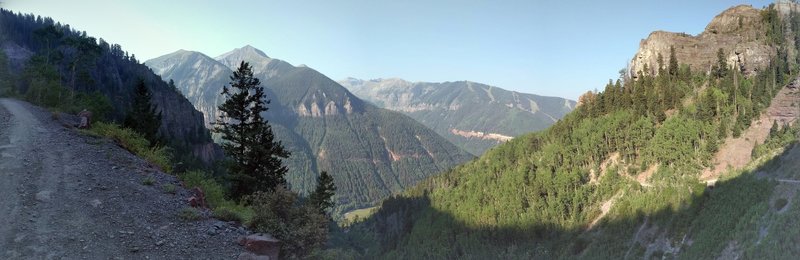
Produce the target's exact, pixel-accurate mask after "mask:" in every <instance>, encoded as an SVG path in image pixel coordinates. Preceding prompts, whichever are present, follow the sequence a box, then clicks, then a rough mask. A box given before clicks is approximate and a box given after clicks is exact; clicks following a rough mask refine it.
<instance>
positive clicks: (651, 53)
mask: <svg viewBox="0 0 800 260" xmlns="http://www.w3.org/2000/svg"><path fill="white" fill-rule="evenodd" d="M760 12H761V11H760V10H758V9H755V8H753V7H752V6H749V5H739V6H735V7H732V8H729V9H727V10H725V11H723V12H722V13H721V14H719V15H717V16H716V17H714V19H713V20H711V22H710V23H709V24H708V25H707V26H706V28H705V30H704V31H703V32H702V33H700V34H699V35H697V36H692V35H689V34H685V33H674V32H665V31H655V32H653V33H651V34H650V35H649V36H648V37H647V39H645V40H642V41H641V43H640V44H639V51H638V52H637V53H636V56H634V57H633V59H632V60H631V63H630V66H629V70H630V71H629V72H630V73H631V74H632V76H633V77H637V76H638V73H639V72H640V71H641V72H643V73H645V74H647V73H649V74H653V75H655V74H658V61H657V59H658V55H659V54H661V56H662V57H663V59H664V61H663V66H667V64H668V62H669V54H670V46H674V47H675V56H676V58H677V59H678V62H679V63H681V64H688V65H689V66H690V67H691V69H692V70H693V71H698V70H700V71H708V70H709V69H710V68H711V66H712V65H713V64H716V63H717V51H718V50H719V49H720V48H722V49H723V51H724V52H725V55H726V57H727V60H728V65H729V66H731V67H735V68H738V69H740V70H741V71H742V72H744V73H745V74H752V73H754V72H756V71H758V70H759V69H761V68H764V67H766V66H768V65H769V57H770V56H772V55H774V54H775V48H774V47H771V46H769V45H767V44H766V43H765V41H764V40H765V36H764V35H763V32H764V30H763V29H764V28H763V27H764V25H763V23H762V21H761V14H760ZM645 66H646V67H647V70H648V71H645Z"/></svg>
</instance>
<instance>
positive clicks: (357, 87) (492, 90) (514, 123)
mask: <svg viewBox="0 0 800 260" xmlns="http://www.w3.org/2000/svg"><path fill="white" fill-rule="evenodd" d="M339 84H342V86H344V87H346V88H347V89H348V90H350V91H351V92H353V94H355V95H356V96H358V97H360V98H362V99H364V100H367V101H369V102H371V103H373V104H375V105H377V106H379V107H383V108H386V109H390V110H394V111H398V112H402V113H404V114H406V115H408V116H410V117H412V118H414V119H416V120H417V121H419V122H421V123H422V124H424V125H426V126H428V127H430V128H431V129H433V130H435V131H436V133H438V134H439V135H441V136H444V137H445V138H447V140H449V141H450V142H452V143H454V144H456V145H458V146H459V147H461V148H463V149H465V150H467V151H468V152H470V153H472V154H475V155H481V154H483V152H484V151H486V150H487V149H489V148H491V147H493V146H495V145H497V144H499V143H503V142H505V141H508V140H510V139H511V138H513V137H515V136H519V135H521V134H525V133H530V132H535V131H539V130H543V129H545V128H547V127H549V126H550V125H552V124H553V123H555V122H556V121H558V120H559V119H561V118H562V117H564V115H566V114H567V113H569V112H570V111H572V110H573V109H574V108H575V105H576V103H575V101H572V100H567V99H564V98H558V97H544V96H538V95H533V94H525V93H519V92H516V91H508V90H505V89H501V88H498V87H493V86H489V85H485V84H481V83H476V82H470V81H457V82H444V83H429V82H409V81H406V80H403V79H397V78H390V79H373V80H361V79H355V78H347V79H344V80H340V81H339Z"/></svg>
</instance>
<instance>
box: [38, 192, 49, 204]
mask: <svg viewBox="0 0 800 260" xmlns="http://www.w3.org/2000/svg"><path fill="white" fill-rule="evenodd" d="M50 194H52V192H50V191H47V190H45V191H40V192H39V193H36V200H38V201H41V202H48V201H50V197H51V196H50Z"/></svg>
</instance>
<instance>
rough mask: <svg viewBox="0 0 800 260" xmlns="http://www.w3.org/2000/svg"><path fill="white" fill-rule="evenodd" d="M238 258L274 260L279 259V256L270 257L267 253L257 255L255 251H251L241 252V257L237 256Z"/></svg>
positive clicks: (240, 259) (239, 259) (245, 259)
mask: <svg viewBox="0 0 800 260" xmlns="http://www.w3.org/2000/svg"><path fill="white" fill-rule="evenodd" d="M236 259H238V260H272V259H277V258H272V257H269V256H267V255H257V254H253V253H250V252H242V253H241V254H239V257H237V258H236Z"/></svg>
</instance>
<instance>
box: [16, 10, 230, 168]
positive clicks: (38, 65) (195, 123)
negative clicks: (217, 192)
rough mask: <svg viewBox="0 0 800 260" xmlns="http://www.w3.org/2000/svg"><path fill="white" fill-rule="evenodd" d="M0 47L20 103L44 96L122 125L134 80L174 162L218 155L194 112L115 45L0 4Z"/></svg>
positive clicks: (63, 106) (56, 103) (56, 104)
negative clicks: (148, 97) (147, 98)
mask: <svg viewBox="0 0 800 260" xmlns="http://www.w3.org/2000/svg"><path fill="white" fill-rule="evenodd" d="M0 49H1V50H2V52H3V54H4V55H3V56H5V57H7V59H8V60H7V63H8V65H9V66H8V67H9V68H10V70H11V71H12V73H11V74H13V77H12V79H13V80H14V81H16V82H15V83H14V87H15V92H17V93H19V94H20V95H21V96H23V97H26V98H27V99H28V100H32V99H37V100H40V101H47V102H46V103H47V104H43V105H46V106H49V107H54V108H56V109H59V110H65V111H66V112H70V113H77V112H78V111H80V109H83V108H93V109H95V111H92V112H94V113H95V116H97V117H100V116H102V117H107V118H106V119H109V120H111V121H116V122H122V120H123V119H124V118H125V115H126V114H127V112H128V110H130V106H131V102H132V100H133V95H134V86H135V85H136V84H137V82H138V81H139V80H142V81H144V82H145V84H146V86H147V87H148V89H149V91H150V92H151V93H152V102H153V104H154V105H155V107H156V110H157V112H158V113H161V114H162V118H161V127H160V129H159V135H161V136H162V137H163V142H164V143H166V144H167V145H169V146H171V147H172V148H173V149H175V151H176V152H175V155H176V157H177V158H175V159H177V160H179V161H181V162H183V163H184V165H186V164H187V163H196V162H197V161H203V162H205V163H206V164H207V163H210V162H212V161H214V160H216V159H219V158H221V156H222V154H221V150H220V149H219V148H218V147H217V146H216V145H215V144H214V143H213V142H212V140H211V138H210V135H209V132H208V130H207V129H206V128H205V127H204V125H203V117H202V114H201V113H200V112H198V111H197V110H195V109H194V107H193V106H192V104H191V103H190V102H189V101H188V100H187V99H186V98H185V97H183V95H182V94H181V93H180V92H179V91H177V90H176V89H174V88H172V87H170V86H169V85H168V84H167V83H166V82H164V81H163V80H162V79H161V77H159V76H158V75H156V74H154V73H153V72H152V71H151V70H150V69H149V68H148V67H147V66H145V65H143V64H141V63H140V62H139V61H138V60H137V59H136V57H135V55H133V54H130V55H129V54H128V53H127V52H125V51H123V50H122V47H121V46H119V45H117V44H109V43H107V42H105V41H104V40H103V39H99V40H98V39H96V38H94V37H89V36H87V35H86V33H85V32H79V31H77V30H75V29H71V28H70V27H69V26H68V25H62V24H61V23H56V22H54V21H53V19H51V18H42V17H39V16H34V15H32V14H27V15H22V14H14V13H13V12H11V11H8V10H5V9H2V10H1V11H0ZM48 94H49V95H48ZM43 97H47V98H46V99H45V98H43ZM67 105H69V106H67Z"/></svg>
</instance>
